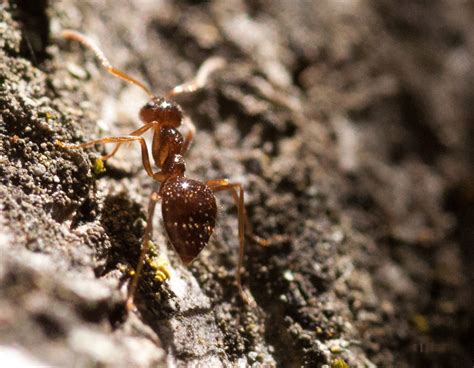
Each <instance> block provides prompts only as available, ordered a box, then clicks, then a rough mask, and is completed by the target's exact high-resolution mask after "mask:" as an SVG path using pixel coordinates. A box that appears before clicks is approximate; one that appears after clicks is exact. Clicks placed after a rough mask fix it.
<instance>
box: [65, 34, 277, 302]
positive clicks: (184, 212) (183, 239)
mask: <svg viewBox="0 0 474 368" xmlns="http://www.w3.org/2000/svg"><path fill="white" fill-rule="evenodd" d="M62 36H63V37H64V38H66V39H70V40H75V41H78V42H80V43H81V44H82V45H84V46H85V47H87V48H89V49H90V50H92V51H93V52H94V53H95V55H96V57H97V58H98V59H99V60H100V62H101V64H102V66H103V67H104V68H105V69H106V70H107V71H108V72H109V73H110V74H112V75H114V76H116V77H118V78H120V79H123V80H125V81H127V82H129V83H132V84H134V85H136V86H138V87H140V88H141V89H143V90H144V91H145V92H146V93H147V94H148V95H149V97H150V100H149V101H148V102H147V103H146V104H145V105H144V106H143V107H142V108H141V110H140V119H141V120H142V122H143V125H142V126H141V127H140V128H138V129H136V130H134V131H133V132H131V133H130V134H128V135H123V136H116V137H104V138H100V139H96V140H93V141H90V142H86V143H82V144H65V143H62V142H60V141H56V143H57V144H58V145H59V146H61V147H63V148H65V149H78V148H85V147H90V146H93V145H96V144H103V143H116V146H115V148H114V149H113V150H112V151H111V152H110V153H108V154H106V155H104V156H102V157H101V159H102V160H106V159H108V158H110V157H112V156H113V155H115V154H116V153H117V151H118V149H119V148H120V146H121V145H122V144H123V143H126V142H133V141H138V142H139V143H140V145H141V154H142V161H143V166H144V168H145V170H146V172H147V174H148V175H149V176H150V177H152V178H153V179H154V180H156V181H158V182H159V183H160V187H159V189H158V190H157V191H153V193H152V194H151V195H150V202H149V205H148V217H147V225H146V228H145V232H144V236H143V241H142V249H141V253H140V257H139V261H138V265H137V268H136V271H135V273H134V277H133V279H132V281H131V284H130V287H129V289H128V296H127V301H126V308H127V310H131V309H132V308H133V306H134V304H133V297H134V294H135V291H136V288H137V284H138V280H139V277H140V274H141V272H142V269H143V263H144V260H145V256H146V254H147V252H148V248H149V243H150V241H151V237H152V231H153V215H154V212H155V206H156V203H157V202H158V201H159V200H161V202H162V206H161V208H162V215H163V222H164V227H165V229H166V233H167V234H168V238H169V240H170V242H171V244H172V245H173V247H174V248H175V250H176V252H177V253H178V255H179V257H180V258H181V260H182V262H183V263H184V264H185V265H189V264H190V263H191V262H192V261H193V260H194V259H195V258H196V257H197V256H198V254H199V253H200V252H201V250H202V249H203V248H204V247H205V246H206V245H207V243H208V241H209V238H210V236H211V234H212V232H213V230H214V226H215V223H216V216H217V206H216V199H215V196H214V193H216V192H221V191H230V192H231V193H232V196H233V199H234V201H235V204H236V205H237V209H238V217H239V243H240V247H239V258H238V263H237V269H236V282H237V287H238V289H239V292H240V294H241V296H242V298H243V300H244V301H245V302H249V301H250V300H249V299H248V296H247V294H246V293H245V292H244V291H243V289H242V284H241V279H240V272H241V269H242V263H243V256H244V236H245V235H247V236H250V237H251V239H253V240H254V241H255V242H256V243H258V244H260V245H262V246H267V245H269V243H270V242H271V241H272V240H265V239H261V238H260V237H257V236H255V235H253V234H252V233H251V232H250V231H249V222H248V220H247V216H246V213H245V207H244V190H243V187H242V185H241V184H240V183H232V182H229V180H227V179H220V180H209V181H207V182H206V183H203V182H200V181H197V180H193V179H189V178H187V177H186V176H185V170H186V165H185V161H184V155H185V154H186V152H187V151H188V148H189V146H190V143H191V141H192V139H193V136H194V132H195V128H194V125H193V124H192V123H191V122H190V121H189V120H188V119H183V111H182V109H181V107H180V106H179V105H178V104H177V103H176V102H174V101H172V100H171V98H172V97H173V96H176V95H179V94H181V93H189V92H194V91H196V90H197V89H199V88H202V87H204V85H205V84H206V81H207V79H208V77H209V75H210V74H211V73H212V72H214V71H215V70H216V69H218V68H221V67H222V66H223V65H224V63H225V62H224V60H223V59H221V58H210V59H208V60H207V61H205V62H204V63H203V64H202V66H201V67H200V68H199V70H198V72H197V74H196V77H195V78H194V79H192V80H191V81H188V82H186V83H183V84H181V85H178V86H176V87H175V88H173V89H172V90H171V91H169V92H168V93H167V94H165V97H157V96H155V95H154V94H153V93H151V91H150V89H148V88H147V87H146V86H145V85H144V84H142V83H141V82H139V81H137V80H135V79H134V78H132V77H130V76H128V75H127V74H125V73H124V72H122V71H120V70H118V69H116V68H114V67H112V65H111V64H110V62H109V61H108V60H107V58H106V57H105V55H104V54H103V53H102V51H101V50H100V49H99V48H98V46H96V45H95V44H94V43H93V42H92V41H91V40H89V39H88V38H87V37H86V36H84V35H82V34H80V33H78V32H75V31H70V30H67V31H64V32H63V34H62ZM182 124H186V125H187V128H188V129H187V134H186V135H185V137H183V135H182V134H181V132H180V131H179V130H178V129H177V128H179V127H180V126H181V125H182ZM150 129H151V130H153V141H152V147H151V153H152V158H153V160H154V162H155V165H156V166H157V167H158V168H159V169H161V170H160V171H157V172H153V169H152V166H151V164H150V159H149V154H148V148H147V144H146V141H145V139H144V138H143V137H141V136H142V135H143V134H144V133H145V132H146V131H148V130H150ZM246 230H247V233H246Z"/></svg>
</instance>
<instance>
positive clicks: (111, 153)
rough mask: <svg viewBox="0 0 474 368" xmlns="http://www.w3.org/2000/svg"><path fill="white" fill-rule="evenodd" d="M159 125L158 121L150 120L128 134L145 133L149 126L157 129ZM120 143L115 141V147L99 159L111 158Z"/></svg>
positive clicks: (138, 134) (137, 134)
mask: <svg viewBox="0 0 474 368" xmlns="http://www.w3.org/2000/svg"><path fill="white" fill-rule="evenodd" d="M159 127H160V124H159V123H158V122H156V121H152V122H151V123H147V124H144V125H143V126H141V127H140V128H138V129H137V130H134V131H133V132H131V133H130V134H129V135H135V136H140V135H142V134H144V133H146V132H147V131H148V130H149V129H150V128H153V129H159ZM122 144H123V143H117V145H116V146H115V148H114V149H113V150H112V151H111V152H109V153H107V154H105V155H103V156H101V157H100V159H101V160H102V161H105V160H108V159H109V158H111V157H112V156H114V155H115V154H116V153H117V152H118V150H119V148H120V146H122Z"/></svg>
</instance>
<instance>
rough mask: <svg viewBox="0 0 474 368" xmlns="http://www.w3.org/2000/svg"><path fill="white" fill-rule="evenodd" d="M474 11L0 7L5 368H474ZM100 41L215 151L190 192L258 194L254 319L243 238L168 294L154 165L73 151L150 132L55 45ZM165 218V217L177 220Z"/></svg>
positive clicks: (111, 85) (115, 92)
mask: <svg viewBox="0 0 474 368" xmlns="http://www.w3.org/2000/svg"><path fill="white" fill-rule="evenodd" d="M473 19H474V8H473V7H472V5H471V4H470V3H469V2H462V1H458V2H451V1H447V0H445V1H441V0H439V1H435V2H433V4H430V5H426V4H425V3H424V2H421V1H402V2H397V3H396V4H395V3H393V2H390V1H385V0H382V1H376V2H375V1H373V2H371V1H362V0H359V1H355V0H347V1H319V2H316V1H310V0H308V1H300V2H296V1H295V2H293V1H274V0H272V1H270V0H260V1H243V0H232V1H225V2H224V1H210V2H191V1H190V2H186V1H156V2H154V1H145V0H140V1H133V2H127V1H112V0H108V1H103V2H95V1H81V2H74V1H70V0H65V1H62V2H50V3H48V2H46V1H44V0H43V1H37V2H28V1H20V0H18V1H10V2H8V1H4V2H3V3H2V5H1V8H0V111H1V115H0V209H1V212H0V226H1V232H0V252H1V253H0V254H1V255H2V256H1V258H0V332H1V333H0V361H9V362H21V363H22V365H29V366H35V365H37V364H39V363H42V364H52V365H57V366H70V364H71V362H74V364H75V365H76V366H97V365H100V366H137V367H149V366H174V365H176V366H199V365H200V366H216V367H217V366H238V365H240V366H247V365H252V366H255V367H259V366H262V367H266V366H280V367H300V366H305V367H315V366H324V365H329V366H332V367H343V366H347V365H349V366H351V367H352V366H361V367H362V366H375V365H377V366H394V365H396V366H414V365H415V366H417V365H420V366H421V365H423V366H443V367H446V366H462V365H464V366H470V365H472V359H473V357H472V351H474V346H473V345H474V344H473V342H474V339H473V332H472V331H473V317H474V315H473V309H472V302H473V295H472V290H471V287H470V285H472V282H473V276H472V271H471V270H472V267H473V261H472V260H473V257H472V256H473V251H472V244H473V240H474V237H473V233H472V223H473V221H472V220H473V216H474V214H473V211H472V208H474V207H473V198H474V179H473V174H472V167H473V155H472V140H473V136H474V134H473V116H474V115H473V113H474V111H473V108H472V98H473V97H474V89H473V87H472V86H473V85H474V83H473V82H474V68H473V60H474V36H473V35H474V29H473V28H474V26H473V24H474V22H473ZM66 28H72V29H77V30H81V31H83V32H85V33H87V34H89V35H91V36H93V37H94V38H95V39H96V40H99V41H100V44H101V45H102V47H103V49H104V51H105V53H106V54H107V55H108V56H109V58H110V60H111V61H112V63H113V64H114V65H115V66H117V67H119V68H121V69H123V70H126V71H127V72H128V73H130V74H131V75H133V76H136V77H137V78H139V79H141V80H143V81H145V82H146V84H149V85H150V86H151V87H152V89H153V90H154V91H156V93H163V92H165V91H167V90H169V89H170V88H172V87H173V86H174V85H176V84H178V83H181V82H183V81H184V80H187V79H189V78H191V77H192V76H193V74H194V73H195V72H196V70H197V68H198V67H199V65H200V64H201V63H202V62H203V61H204V60H206V59H207V58H208V57H210V56H222V57H224V58H225V59H226V60H227V63H228V65H227V67H226V68H225V69H223V70H220V71H219V72H216V73H215V74H214V75H213V77H212V78H211V80H210V82H209V84H208V86H206V88H205V89H204V90H202V91H199V92H198V93H196V94H193V95H190V96H184V97H182V98H179V103H181V104H182V106H183V108H184V110H185V112H186V113H187V114H188V116H189V117H190V118H191V119H192V120H193V121H194V123H195V124H196V126H197V128H198V130H197V134H196V139H195V141H194V142H193V145H192V148H191V151H190V152H189V155H188V156H187V157H186V160H187V165H188V166H187V167H188V173H189V174H188V175H189V176H190V177H193V178H200V179H201V180H207V179H217V178H230V179H231V180H233V181H239V182H242V183H243V184H244V186H245V189H246V205H247V210H248V213H249V216H250V220H251V223H252V224H253V227H254V230H255V231H256V233H258V234H259V235H262V236H272V235H275V234H285V235H288V236H289V240H288V241H285V242H281V243H279V244H275V245H273V246H271V247H268V248H265V249H263V248H259V247H258V246H257V245H255V244H248V246H247V252H246V260H245V269H246V272H245V274H244V277H243V281H244V286H245V287H246V288H247V289H248V290H249V291H250V292H251V294H252V295H253V297H254V298H255V301H256V303H257V307H254V308H253V307H250V306H248V305H245V304H244V303H243V302H242V301H241V299H240V297H239V294H238V292H237V289H236V287H235V284H234V269H235V264H236V258H237V250H238V241H237V218H236V212H235V209H234V207H233V204H232V198H230V196H226V195H225V194H220V195H219V211H220V214H219V220H218V228H217V230H216V233H215V235H214V236H213V238H212V239H211V241H210V243H209V245H208V247H206V249H205V250H204V251H203V252H202V254H201V256H200V257H199V258H198V259H197V260H196V261H195V262H194V263H193V265H192V266H191V267H190V268H189V269H187V268H185V267H184V266H183V265H181V264H180V262H179V260H178V257H177V256H176V255H175V254H174V252H173V250H172V249H171V246H170V244H168V241H167V239H166V236H165V235H164V230H163V228H162V226H161V218H160V216H159V215H157V216H156V218H155V219H154V221H155V222H156V224H155V225H156V226H155V232H154V237H153V239H154V242H155V244H156V245H157V248H156V249H154V252H153V253H152V254H151V255H150V259H151V260H153V259H156V257H158V254H160V255H161V257H165V258H168V259H169V262H170V264H171V266H170V272H171V277H170V279H169V280H168V281H166V282H164V283H161V282H158V281H156V280H155V279H154V277H153V276H154V270H153V267H151V266H152V262H148V263H147V267H145V275H144V277H143V278H142V280H141V282H140V287H139V292H138V295H137V300H136V303H137V307H138V310H137V312H134V313H131V314H129V315H128V316H127V315H125V314H124V310H123V302H124V298H125V292H126V286H127V282H128V278H129V274H130V270H131V269H132V268H133V267H135V265H136V262H137V259H138V254H139V247H140V239H141V236H142V234H143V230H144V225H145V220H146V215H145V213H146V212H145V211H146V205H147V201H148V196H149V194H150V193H151V191H152V189H153V188H154V187H156V184H154V183H152V182H151V180H150V179H149V178H148V177H147V176H146V174H145V172H144V170H143V168H142V165H141V159H140V152H139V149H138V147H136V146H135V145H130V146H129V147H124V148H123V149H122V150H121V151H120V153H119V154H118V155H117V156H116V157H114V158H113V159H110V160H109V161H107V163H106V166H105V168H106V171H105V172H103V173H102V172H100V170H97V169H98V167H97V161H96V159H97V157H98V156H99V155H100V154H102V153H103V152H105V150H108V149H110V147H106V148H104V147H102V146H97V147H95V148H94V149H87V150H77V151H66V150H64V149H61V148H59V147H58V146H56V145H55V144H54V141H55V140H56V139H59V140H62V141H64V142H84V141H87V140H90V139H92V138H96V137H101V136H106V135H117V134H124V133H127V132H130V131H132V130H133V129H136V128H137V127H138V124H139V121H138V118H137V112H138V109H139V108H140V106H141V105H143V104H144V103H145V102H146V95H144V94H143V92H142V91H140V90H139V89H137V88H136V87H134V86H130V85H127V84H125V83H123V82H121V81H119V80H115V79H113V78H112V77H111V76H109V75H106V73H103V71H102V69H101V68H100V67H99V66H98V65H97V63H96V61H95V60H94V58H93V55H91V53H90V52H85V51H84V50H83V49H82V48H81V47H80V46H78V45H77V44H73V43H70V42H66V41H64V40H61V39H59V38H58V34H59V33H60V31H61V30H62V29H66ZM157 212H158V213H159V212H160V211H157Z"/></svg>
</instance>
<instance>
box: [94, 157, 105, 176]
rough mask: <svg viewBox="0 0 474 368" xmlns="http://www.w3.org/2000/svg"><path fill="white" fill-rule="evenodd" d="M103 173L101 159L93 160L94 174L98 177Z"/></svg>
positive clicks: (103, 168) (103, 167)
mask: <svg viewBox="0 0 474 368" xmlns="http://www.w3.org/2000/svg"><path fill="white" fill-rule="evenodd" d="M104 172H105V166H104V161H102V159H101V158H98V159H96V160H95V164H94V174H96V175H100V174H102V173H104Z"/></svg>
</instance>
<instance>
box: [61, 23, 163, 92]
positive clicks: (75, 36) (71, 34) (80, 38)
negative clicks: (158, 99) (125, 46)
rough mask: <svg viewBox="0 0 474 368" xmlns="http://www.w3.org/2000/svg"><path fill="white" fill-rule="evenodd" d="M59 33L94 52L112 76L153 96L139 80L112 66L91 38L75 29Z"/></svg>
mask: <svg viewBox="0 0 474 368" xmlns="http://www.w3.org/2000/svg"><path fill="white" fill-rule="evenodd" d="M61 35H62V37H64V38H66V39H69V40H73V41H77V42H79V43H81V44H82V45H83V46H85V47H87V48H88V49H90V50H91V51H92V52H93V53H94V54H95V56H96V57H97V59H99V61H100V63H101V64H102V66H103V67H104V68H105V69H106V70H107V72H109V73H110V74H112V75H113V76H114V77H117V78H120V79H122V80H124V81H126V82H128V83H131V84H134V85H136V86H138V87H140V88H141V89H143V90H144V91H145V92H146V93H147V94H148V96H150V97H152V98H153V97H155V96H154V95H153V93H151V90H150V89H149V88H148V87H146V86H145V85H144V84H143V83H141V82H139V81H137V80H136V79H134V78H132V77H130V76H129V75H127V74H126V73H124V72H122V71H120V70H118V69H116V68H114V67H113V66H112V65H111V64H110V62H109V60H108V59H107V57H106V56H105V55H104V53H103V52H102V50H101V49H100V48H99V46H97V45H96V44H95V43H94V42H93V41H92V40H91V39H89V38H88V37H86V36H85V35H83V34H81V33H79V32H76V31H72V30H65V31H63V32H62V34H61Z"/></svg>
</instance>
